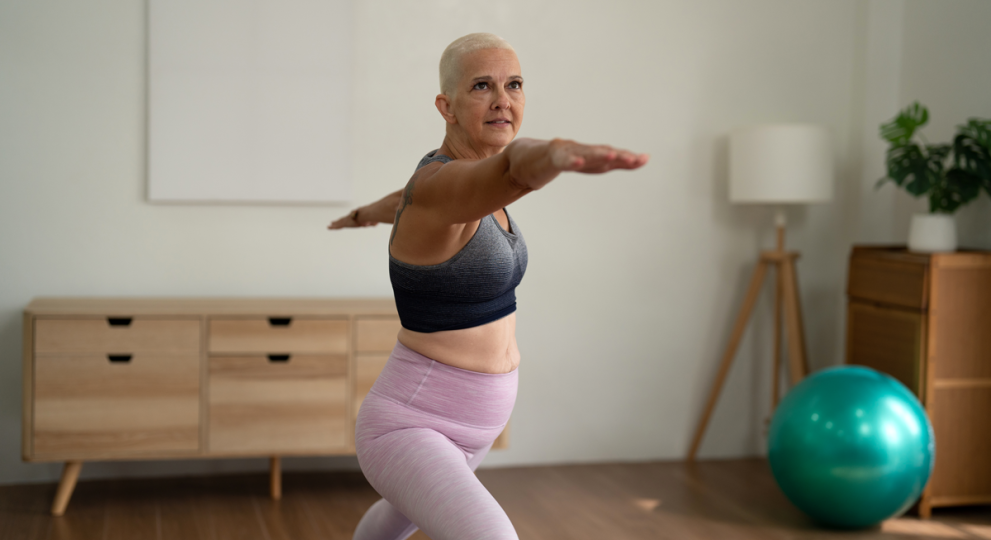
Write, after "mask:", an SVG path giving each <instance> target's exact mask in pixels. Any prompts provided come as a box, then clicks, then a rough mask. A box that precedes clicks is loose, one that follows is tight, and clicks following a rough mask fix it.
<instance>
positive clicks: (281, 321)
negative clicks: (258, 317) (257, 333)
mask: <svg viewBox="0 0 991 540" xmlns="http://www.w3.org/2000/svg"><path fill="white" fill-rule="evenodd" d="M291 323H292V317H269V318H268V324H270V325H271V326H289V325H290V324H291Z"/></svg>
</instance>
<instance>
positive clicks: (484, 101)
mask: <svg viewBox="0 0 991 540" xmlns="http://www.w3.org/2000/svg"><path fill="white" fill-rule="evenodd" d="M462 62H463V64H462V68H463V74H462V77H461V81H460V82H459V84H458V87H457V88H456V89H455V91H454V96H452V97H453V100H452V103H451V108H452V112H453V113H454V117H455V118H457V124H458V125H459V126H461V129H463V130H464V132H465V135H467V136H468V139H469V141H470V142H471V144H472V145H473V146H475V147H477V148H479V149H481V148H484V147H499V148H500V149H501V148H502V147H504V146H506V145H508V144H509V143H510V142H512V140H513V138H514V137H516V133H517V132H518V131H519V130H520V125H521V124H522V123H523V106H524V105H525V104H526V97H525V96H524V95H523V76H522V74H521V72H520V62H519V60H518V59H517V58H516V53H515V52H513V51H511V50H507V49H482V50H480V51H475V52H473V53H471V54H468V55H465V56H464V57H463V58H462Z"/></svg>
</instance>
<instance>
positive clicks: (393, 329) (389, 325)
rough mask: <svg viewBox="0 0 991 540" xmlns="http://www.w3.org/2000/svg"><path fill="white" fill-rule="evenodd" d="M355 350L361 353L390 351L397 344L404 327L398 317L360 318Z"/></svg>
mask: <svg viewBox="0 0 991 540" xmlns="http://www.w3.org/2000/svg"><path fill="white" fill-rule="evenodd" d="M356 325H357V332H356V334H357V335H356V343H355V350H356V351H357V352H359V353H366V352H372V353H381V352H384V353H389V352H392V348H393V347H395V346H396V336H397V335H398V334H399V330H400V329H401V328H402V324H400V322H399V318H398V317H389V318H382V319H378V318H376V319H372V318H367V319H366V318H361V319H358V321H357V323H356Z"/></svg>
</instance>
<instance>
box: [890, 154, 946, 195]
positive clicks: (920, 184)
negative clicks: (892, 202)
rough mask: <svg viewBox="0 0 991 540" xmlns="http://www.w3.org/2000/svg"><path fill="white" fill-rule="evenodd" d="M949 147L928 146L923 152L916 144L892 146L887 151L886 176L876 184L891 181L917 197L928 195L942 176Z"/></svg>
mask: <svg viewBox="0 0 991 540" xmlns="http://www.w3.org/2000/svg"><path fill="white" fill-rule="evenodd" d="M949 151H950V147H949V145H945V144H941V145H930V146H927V147H926V148H925V150H923V148H922V147H921V146H919V145H917V144H914V143H912V144H905V145H901V146H893V147H891V148H890V149H889V150H888V176H887V177H886V178H882V179H881V180H880V182H878V184H879V185H880V184H883V183H884V182H887V181H892V182H894V183H895V184H897V185H898V186H900V187H903V188H905V191H908V192H909V193H911V194H912V195H914V196H916V197H919V196H922V195H925V194H926V193H929V191H930V190H932V189H933V186H935V185H936V183H937V182H939V179H940V177H942V175H943V161H944V160H945V159H946V155H947V154H948V153H949Z"/></svg>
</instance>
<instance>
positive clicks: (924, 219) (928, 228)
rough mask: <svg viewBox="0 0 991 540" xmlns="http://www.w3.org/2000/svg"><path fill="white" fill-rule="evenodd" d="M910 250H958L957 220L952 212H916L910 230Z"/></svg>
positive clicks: (934, 251) (927, 251) (926, 251)
mask: <svg viewBox="0 0 991 540" xmlns="http://www.w3.org/2000/svg"><path fill="white" fill-rule="evenodd" d="M908 249H909V251H918V252H920V253H941V252H946V251H956V250H957V222H956V221H955V220H954V219H953V216H952V215H950V214H915V215H914V216H912V225H911V226H910V227H909V231H908Z"/></svg>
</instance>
